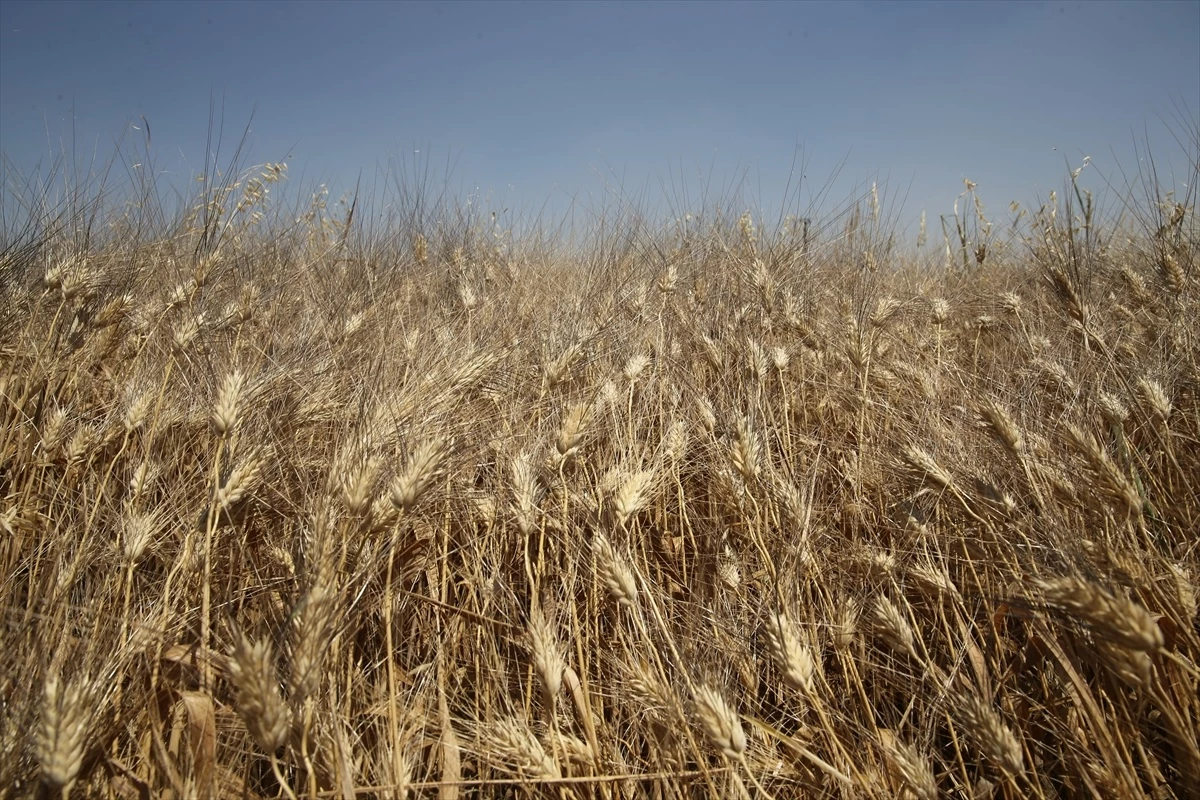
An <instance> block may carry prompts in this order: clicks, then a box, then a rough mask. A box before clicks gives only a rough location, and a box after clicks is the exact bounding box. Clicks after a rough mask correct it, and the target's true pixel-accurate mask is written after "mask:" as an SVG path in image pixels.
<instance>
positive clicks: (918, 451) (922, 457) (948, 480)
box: [902, 445, 954, 489]
mask: <svg viewBox="0 0 1200 800" xmlns="http://www.w3.org/2000/svg"><path fill="white" fill-rule="evenodd" d="M902 455H903V456H904V461H905V463H906V464H907V465H908V467H909V468H910V469H911V470H912V471H913V473H914V474H916V475H919V476H921V477H923V478H926V479H928V480H929V481H931V482H932V483H934V484H936V485H937V486H939V487H941V488H943V489H948V488H950V486H951V485H953V483H954V478H953V477H951V475H950V473H949V472H947V471H946V470H945V469H943V468H942V466H941V465H939V464H938V462H937V460H936V459H935V458H934V457H933V456H931V455H930V454H929V453H928V452H926V451H925V450H923V449H922V448H920V447H917V446H916V445H910V446H908V447H906V448H904V450H903V451H902Z"/></svg>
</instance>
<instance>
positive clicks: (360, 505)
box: [341, 456, 383, 517]
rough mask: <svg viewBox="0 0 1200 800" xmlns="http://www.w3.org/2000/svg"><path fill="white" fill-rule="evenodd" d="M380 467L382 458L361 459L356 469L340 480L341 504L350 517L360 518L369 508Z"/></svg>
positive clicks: (369, 457)
mask: <svg viewBox="0 0 1200 800" xmlns="http://www.w3.org/2000/svg"><path fill="white" fill-rule="evenodd" d="M382 467H383V459H382V458H380V457H379V456H368V457H366V458H364V459H362V462H361V463H360V464H359V465H358V467H357V468H356V469H353V470H352V471H351V472H349V473H348V474H346V475H345V476H344V477H343V478H342V481H341V483H342V491H341V500H342V504H343V505H344V506H345V507H346V511H348V512H349V513H350V515H351V516H352V517H360V516H362V515H363V514H364V513H366V511H367V510H368V509H369V508H370V507H371V503H372V501H373V500H374V497H375V483H376V480H377V479H378V477H379V471H380V469H381V468H382Z"/></svg>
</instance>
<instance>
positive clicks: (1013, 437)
mask: <svg viewBox="0 0 1200 800" xmlns="http://www.w3.org/2000/svg"><path fill="white" fill-rule="evenodd" d="M979 414H980V416H981V417H983V420H984V423H985V424H986V425H987V427H988V430H990V431H991V432H992V434H993V435H994V436H995V437H996V438H997V439H999V440H1000V442H1001V443H1002V444H1003V445H1004V446H1005V447H1006V448H1007V449H1008V451H1009V452H1010V453H1012V454H1013V455H1014V456H1017V457H1018V458H1019V457H1020V456H1021V453H1022V451H1023V450H1024V449H1025V440H1024V439H1023V438H1022V436H1021V432H1020V431H1019V430H1018V429H1017V426H1016V423H1014V422H1013V420H1012V417H1010V416H1009V414H1008V412H1007V411H1005V410H1004V408H1003V407H1002V406H1000V405H999V404H998V403H996V402H995V401H992V400H987V401H984V403H983V404H982V405H981V406H980V407H979Z"/></svg>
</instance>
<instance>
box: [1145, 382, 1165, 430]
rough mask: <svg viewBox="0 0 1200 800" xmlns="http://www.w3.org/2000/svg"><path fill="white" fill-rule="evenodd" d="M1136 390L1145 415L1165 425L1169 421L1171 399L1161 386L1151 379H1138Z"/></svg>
mask: <svg viewBox="0 0 1200 800" xmlns="http://www.w3.org/2000/svg"><path fill="white" fill-rule="evenodd" d="M1137 389H1138V399H1139V400H1140V401H1141V403H1142V407H1143V408H1144V409H1145V410H1146V413H1147V414H1148V415H1149V416H1150V417H1151V418H1152V419H1155V420H1157V421H1159V422H1161V423H1163V424H1164V425H1165V424H1166V423H1167V422H1168V421H1169V420H1170V419H1171V399H1170V398H1169V397H1167V392H1166V390H1165V389H1163V387H1162V384H1161V383H1159V382H1158V381H1156V380H1153V379H1152V378H1139V379H1138V382H1137Z"/></svg>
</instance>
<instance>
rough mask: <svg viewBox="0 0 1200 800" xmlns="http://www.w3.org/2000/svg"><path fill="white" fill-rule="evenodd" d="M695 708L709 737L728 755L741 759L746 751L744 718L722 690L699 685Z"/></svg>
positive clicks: (731, 757) (734, 758)
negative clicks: (735, 709)
mask: <svg viewBox="0 0 1200 800" xmlns="http://www.w3.org/2000/svg"><path fill="white" fill-rule="evenodd" d="M694 699H695V703H694V709H695V713H696V718H697V719H698V720H699V722H700V725H701V727H703V728H704V732H705V733H706V734H707V735H708V739H709V741H710V742H712V744H713V746H714V747H716V748H717V749H718V750H720V751H721V753H722V754H723V755H724V756H725V757H726V758H730V759H733V760H735V761H736V760H740V759H742V758H743V757H744V755H745V753H746V733H745V731H743V730H742V720H741V718H740V717H738V713H737V712H736V711H734V709H733V707H732V706H731V705H729V703H728V702H726V700H725V697H724V696H723V695H722V694H721V692H719V691H717V690H716V689H714V688H712V687H711V686H698V687H696V692H695V698H694Z"/></svg>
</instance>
